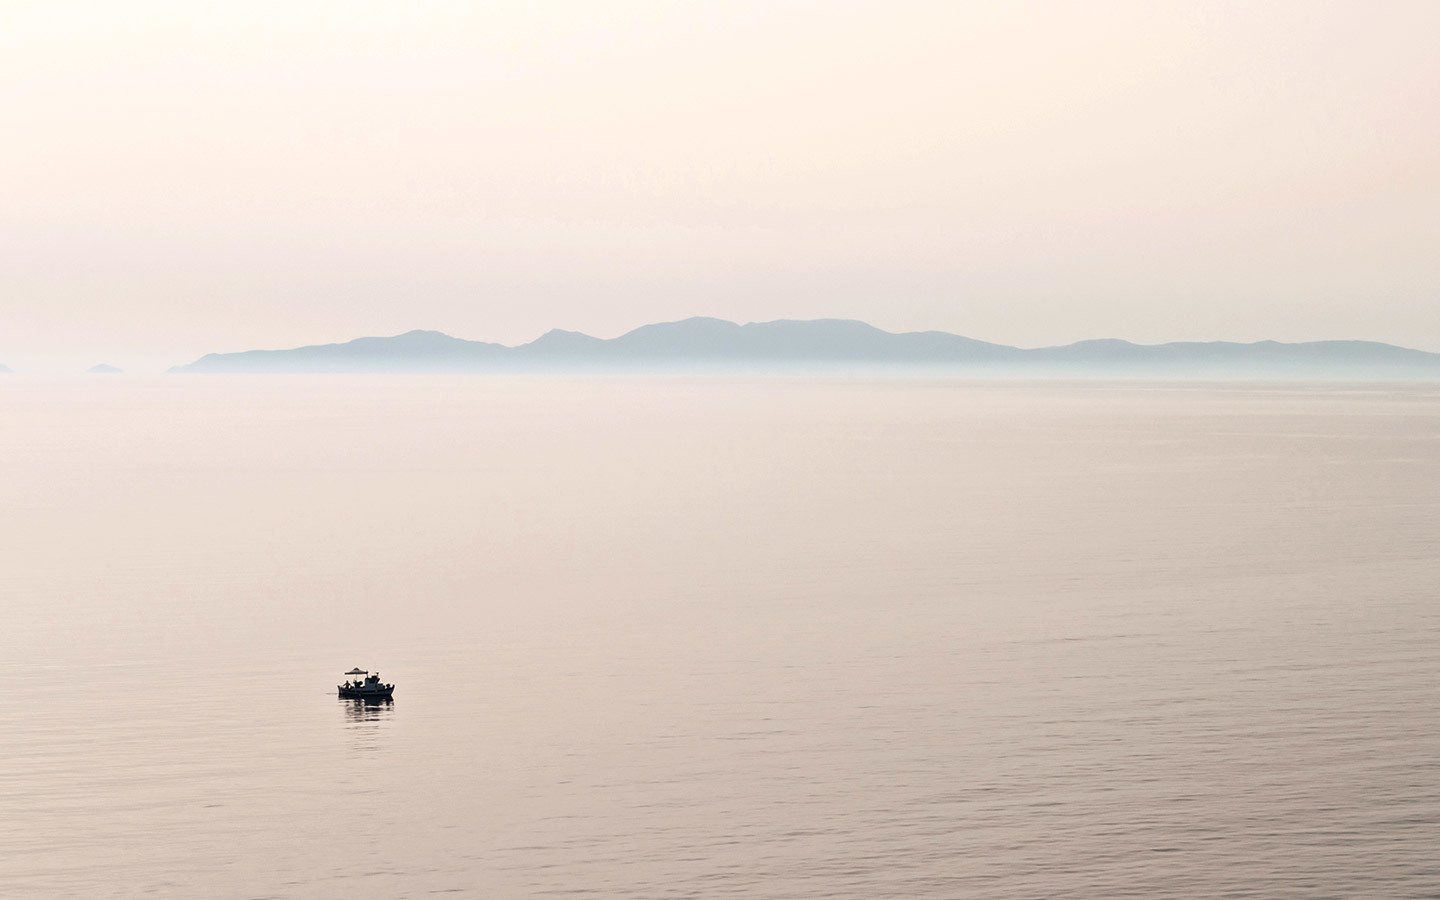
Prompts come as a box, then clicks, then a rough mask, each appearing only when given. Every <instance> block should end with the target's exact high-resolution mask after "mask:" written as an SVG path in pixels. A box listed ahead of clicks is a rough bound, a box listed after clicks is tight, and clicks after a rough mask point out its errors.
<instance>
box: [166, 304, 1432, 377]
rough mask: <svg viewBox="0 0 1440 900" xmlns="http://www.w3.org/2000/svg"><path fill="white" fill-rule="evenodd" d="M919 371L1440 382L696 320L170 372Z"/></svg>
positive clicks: (1270, 347) (1279, 354)
mask: <svg viewBox="0 0 1440 900" xmlns="http://www.w3.org/2000/svg"><path fill="white" fill-rule="evenodd" d="M577 370H583V371H611V372H644V371H724V370H743V371H749V372H765V371H770V372H787V371H844V370H863V371H915V372H936V373H954V374H975V375H984V374H996V375H1010V374H1013V375H1023V374H1030V375H1054V376H1068V375H1074V376H1109V377H1123V376H1157V377H1165V376H1172V377H1217V378H1226V377H1318V378H1420V379H1433V378H1440V354H1435V353H1426V352H1424V351H1420V350H1409V349H1406V348H1403V347H1396V346H1393V345H1390V344H1380V343H1375V342H1371V341H1314V342H1309V343H1298V344H1282V343H1277V342H1275V341H1260V342H1257V343H1252V344H1238V343H1231V342H1227V341H1214V342H1205V343H1199V342H1182V343H1171V344H1151V345H1145V344H1132V343H1130V342H1128V341H1120V340H1095V341H1081V342H1079V343H1076V344H1067V345H1065V346H1061V347H1041V348H1035V349H1022V348H1019V347H1008V346H1005V345H1003V344H991V343H987V342H985V341H978V340H974V339H973V338H967V337H961V336H960V335H956V334H948V333H946V332H943V331H915V332H906V333H901V334H894V333H891V332H888V331H881V330H880V329H879V328H876V327H874V326H872V325H867V324H866V323H864V322H857V321H851V320H844V319H818V320H813V321H777V322H752V323H749V324H746V325H738V324H736V323H734V322H727V321H724V320H721V319H709V318H694V319H686V320H684V321H681V322H666V323H661V324H655V325H645V326H643V327H640V328H637V329H635V330H634V331H631V332H628V333H626V334H623V335H621V336H619V337H617V338H611V339H608V340H607V339H601V338H595V337H591V336H589V335H586V334H580V333H578V332H574V331H560V330H555V331H550V332H547V333H546V334H544V335H542V336H541V337H540V338H538V339H536V340H534V341H532V342H530V343H528V344H522V345H520V346H516V347H508V346H504V345H502V344H491V343H485V342H482V341H467V340H463V339H461V338H456V337H451V336H450V335H447V334H442V333H440V332H438V331H410V332H406V333H405V334H400V335H395V336H394V337H362V338H357V339H356V340H353V341H349V342H347V343H343V344H319V345H313V346H308V347H296V348H294V349H290V350H246V351H242V352H238V353H211V354H209V355H207V356H203V357H201V358H200V359H198V360H196V361H195V362H192V363H190V364H188V365H183V366H177V367H175V368H173V369H171V370H170V371H171V372H183V373H262V372H335V373H347V372H348V373H385V372H392V373H408V372H414V373H423V372H545V371H577Z"/></svg>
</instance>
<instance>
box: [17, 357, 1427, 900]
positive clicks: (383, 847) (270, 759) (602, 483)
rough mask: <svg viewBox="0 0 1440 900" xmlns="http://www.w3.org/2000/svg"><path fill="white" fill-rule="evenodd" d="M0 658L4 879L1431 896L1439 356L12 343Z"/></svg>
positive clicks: (453, 890) (337, 891) (323, 887)
mask: <svg viewBox="0 0 1440 900" xmlns="http://www.w3.org/2000/svg"><path fill="white" fill-rule="evenodd" d="M354 665H359V666H361V667H366V668H379V669H380V671H381V673H382V675H383V676H384V677H385V679H386V680H387V681H393V682H395V683H396V684H397V685H398V689H397V691H396V697H395V702H394V703H393V704H392V705H389V706H378V707H366V706H363V705H358V706H357V705H355V704H354V703H351V702H347V701H340V700H338V699H337V698H336V696H335V690H334V685H335V684H336V683H337V681H338V680H339V676H340V673H341V672H342V671H344V670H346V669H348V668H350V667H351V666H354ZM0 679H3V680H0V684H3V701H0V896H4V897H17V898H28V897H100V896H160V897H186V898H195V897H207V898H211V897H214V898H231V897H233V898H261V897H285V898H290V897H294V898H329V897H334V898H342V897H345V898H348V897H369V898H383V897H420V896H425V895H428V894H432V893H433V894H445V893H448V894H449V895H451V896H481V897H545V896H566V897H570V896H574V897H584V896H592V897H657V898H658V897H707V898H708V897H724V896H744V897H794V898H803V897H816V898H818V897H867V898H873V897H1056V896H1065V897H1123V896H1140V897H1157V896H1177V897H1219V896H1229V897H1321V896H1331V897H1358V896H1367V897H1425V896H1437V895H1440V735H1437V732H1440V709H1437V705H1440V703H1437V701H1440V388H1436V387H1407V386H1384V385H1368V386H1351V387H1341V386H1303V385H1290V386H1274V385H1271V386H1266V385H1241V384H1236V385H1219V386H1195V385H1189V386H1186V385H1176V384H1170V385H1164V384H1158V385H1138V384H1104V383H1091V384H1043V383H1029V384H1013V383H1011V384H1007V383H1000V382H963V381H913V380H899V379H896V380H843V379H831V380H824V379H820V380H808V381H807V380H803V379H783V380H772V381H761V380H757V381H727V380H719V379H709V380H706V379H695V380H673V381H666V380H625V379H601V380H588V381H587V380H580V379H576V380H567V379H544V378H531V379H504V378H483V377H481V378H468V377H457V378H448V379H443V378H438V379H437V378H389V379H385V378H344V377H336V378H283V377H277V378H265V377H260V378H245V377H237V378H229V379H227V378H223V377H221V378H207V377H167V378H150V379H147V378H138V377H137V378H130V377H125V378H109V379H100V378H89V379H40V378H34V379H32V378H24V377H18V376H17V377H7V378H6V379H5V380H4V381H3V382H0Z"/></svg>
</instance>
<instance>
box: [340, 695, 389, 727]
mask: <svg viewBox="0 0 1440 900" xmlns="http://www.w3.org/2000/svg"><path fill="white" fill-rule="evenodd" d="M340 706H341V707H342V708H343V709H344V710H345V718H346V719H347V720H348V721H349V722H350V723H351V724H352V725H354V724H359V723H362V722H377V721H379V720H381V719H384V718H387V717H388V716H389V715H390V714H391V713H393V712H394V711H395V701H394V700H391V699H389V698H385V699H375V698H365V699H358V698H357V699H350V698H342V699H341V700H340Z"/></svg>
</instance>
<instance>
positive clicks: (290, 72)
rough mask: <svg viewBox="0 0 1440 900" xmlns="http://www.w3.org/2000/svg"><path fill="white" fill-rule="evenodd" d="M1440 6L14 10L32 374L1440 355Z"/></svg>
mask: <svg viewBox="0 0 1440 900" xmlns="http://www.w3.org/2000/svg"><path fill="white" fill-rule="evenodd" d="M1437 42H1440V3H1435V2H1428V0H1426V2H1365V3H1360V2H1354V3H1327V2H1315V0H1307V2H1294V3H1284V2H1266V3H1240V2H1235V3H1200V2H1193V3H1179V2H1176V3H1159V2H1096V0H1089V2H1075V3H1019V2H1005V3H998V2H997V3H988V4H981V3H958V2H943V3H910V2H894V0H887V2H874V3H851V2H810V3H795V2H777V0H764V2H753V3H751V2H737V0H727V2H714V3H698V2H690V3H685V2H604V3H600V2H584V3H555V2H549V3H544V2H535V0H526V2H491V3H430V2H398V3H397V2H394V0H386V2H364V0H345V2H333V3H330V2H325V3H320V2H297V0H286V2H259V0H245V2H233V3H216V4H200V3H193V2H174V3H154V2H138V0H131V2H125V3H117V2H112V0H104V2H95V3H70V2H64V0H35V2H26V0H15V2H8V3H5V4H4V5H3V6H0V123H3V135H4V138H3V140H0V254H3V255H0V363H5V364H8V365H10V366H11V367H12V368H17V369H23V370H28V371H66V370H73V369H79V368H84V367H86V366H89V365H91V364H92V363H95V362H99V361H101V360H104V361H108V362H113V363H116V364H119V365H122V366H125V367H127V368H131V369H135V370H142V371H143V370H146V369H150V370H159V369H162V368H164V367H165V366H168V365H170V364H173V363H177V362H183V361H188V360H190V359H193V358H194V357H196V356H199V355H201V354H202V353H205V352H208V351H212V350H237V349H245V348H250V347H277V346H291V345H295V344H302V343H313V342H321V341H331V340H343V339H347V338H350V337H355V336H358V335H362V334H386V333H396V332H400V331H405V330H408V329H411V328H437V329H441V330H444V331H448V332H450V333H453V334H457V335H460V336H464V337H472V338H479V339H488V340H499V341H503V342H506V343H516V342H522V341H525V340H529V339H531V338H533V337H535V336H537V335H538V334H540V333H541V332H543V331H545V330H547V329H549V328H551V327H565V328H572V329H577V330H582V331H588V332H591V333H593V334H597V335H601V336H609V335H613V334H617V333H619V332H621V331H624V330H627V329H628V328H631V327H633V326H636V325H639V324H643V323H645V322H649V321H657V320H666V319H676V318H682V317H685V316H690V315H715V316H722V317H726V318H732V319H737V320H741V321H748V320H763V319H773V318H808V317H819V316H840V317H853V318H861V319H865V320H868V321H870V322H873V323H875V324H877V325H879V326H881V327H885V328H889V329H892V330H908V329H922V328H941V329H945V330H949V331H955V332H958V333H962V334H968V335H971V336H973V337H978V338H984V339H989V340H997V341H1003V342H1007V343H1017V344H1022V345H1036V344H1048V343H1062V342H1068V341H1072V340H1077V339H1081V338H1088V337H1101V336H1107V337H1110V336H1113V337H1124V338H1129V339H1132V340H1138V341H1147V342H1153V341H1162V340H1173V339H1215V338H1230V339H1238V340H1254V339H1259V338H1276V339H1281V340H1301V339H1311V338H1324V337H1356V338H1371V339H1377V340H1386V341H1391V342H1395V343H1401V344H1406V345H1409V346H1416V347H1422V348H1426V349H1432V350H1440V252H1437V250H1436V248H1437V247H1440V149H1437V148H1440V51H1437Z"/></svg>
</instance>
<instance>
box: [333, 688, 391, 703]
mask: <svg viewBox="0 0 1440 900" xmlns="http://www.w3.org/2000/svg"><path fill="white" fill-rule="evenodd" d="M338 690H339V691H340V696H341V697H348V698H350V699H351V700H389V699H390V696H391V695H392V694H394V693H395V688H393V687H388V688H380V689H378V690H365V689H364V688H345V687H342V688H338Z"/></svg>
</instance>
